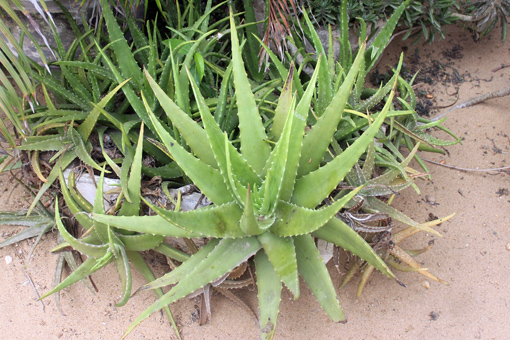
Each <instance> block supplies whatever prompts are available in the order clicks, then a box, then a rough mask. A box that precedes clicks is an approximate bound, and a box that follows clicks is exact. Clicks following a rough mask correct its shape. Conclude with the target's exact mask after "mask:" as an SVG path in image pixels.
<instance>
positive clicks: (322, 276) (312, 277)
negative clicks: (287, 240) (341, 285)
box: [294, 235, 346, 322]
mask: <svg viewBox="0 0 510 340" xmlns="http://www.w3.org/2000/svg"><path fill="white" fill-rule="evenodd" d="M294 244H295V246H296V258H297V264H298V270H299V274H300V275H301V276H302V277H303V279H304V280H305V282H306V284H307V285H308V287H310V290H311V291H312V293H313V294H314V295H315V297H316V298H317V300H318V301H319V303H320V305H321V307H322V308H323V309H324V311H325V312H326V313H327V314H328V316H329V317H330V318H331V320H333V321H334V322H345V321H346V319H345V316H344V312H343V310H342V307H340V302H339V301H338V298H337V296H336V291H335V287H334V286H333V282H331V277H330V276H329V273H328V269H327V268H326V265H325V264H324V261H323V260H322V257H321V255H320V253H319V250H318V249H317V247H316V246H315V242H314V240H313V238H312V237H311V236H310V235H301V236H296V237H294Z"/></svg>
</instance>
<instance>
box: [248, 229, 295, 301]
mask: <svg viewBox="0 0 510 340" xmlns="http://www.w3.org/2000/svg"><path fill="white" fill-rule="evenodd" d="M258 240H259V242H260V244H262V248H263V249H264V252H265V253H266V255H267V257H268V258H269V261H270V262H271V264H272V265H273V268H274V270H275V271H276V273H277V274H278V276H279V277H280V279H281V280H282V282H283V283H285V285H286V286H287V288H289V290H290V291H291V293H292V294H293V295H294V299H297V298H299V278H298V270H297V269H298V268H297V261H296V250H295V248H294V241H293V240H292V238H291V237H278V236H276V235H274V234H272V233H270V232H265V233H263V234H261V235H259V236H258Z"/></svg>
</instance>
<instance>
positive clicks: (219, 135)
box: [188, 73, 262, 190]
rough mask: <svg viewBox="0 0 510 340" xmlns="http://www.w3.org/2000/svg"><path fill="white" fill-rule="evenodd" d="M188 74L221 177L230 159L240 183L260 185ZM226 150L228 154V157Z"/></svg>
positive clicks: (257, 177) (224, 173)
mask: <svg viewBox="0 0 510 340" xmlns="http://www.w3.org/2000/svg"><path fill="white" fill-rule="evenodd" d="M188 76H189V77H190V83H191V87H192V89H193V93H194V95H195V98H196V100H197V104H198V109H199V111H200V117H201V118H202V122H203V124H204V128H205V132H206V134H207V145H210V146H211V149H212V154H213V155H214V158H215V160H216V163H215V164H217V165H216V166H217V167H219V169H220V171H221V173H222V175H223V177H224V178H225V179H226V178H227V176H228V175H227V172H228V171H227V167H228V165H227V163H228V162H229V161H230V162H231V163H232V164H231V166H232V167H233V168H234V169H235V171H236V175H237V177H238V180H239V181H240V183H241V184H242V185H244V186H247V185H248V184H251V185H254V184H256V185H258V186H260V185H261V182H262V181H261V179H260V177H259V176H258V175H257V174H256V173H255V171H253V169H252V168H251V167H250V165H249V164H248V163H247V161H246V160H245V159H244V158H243V156H241V155H240V154H239V153H238V152H237V150H236V149H235V148H234V146H233V145H232V144H231V143H230V142H229V141H228V138H226V137H225V134H224V133H223V132H222V131H221V129H220V127H219V126H218V124H217V123H216V121H215V120H214V118H213V116H212V114H211V112H210V111H209V108H208V106H207V104H206V103H205V100H204V97H203V96H202V94H201V93H200V90H199V89H198V87H197V85H196V84H195V82H194V81H193V80H192V79H191V75H190V74H189V73H188ZM195 124H196V123H195ZM225 139H226V140H225ZM227 152H228V155H229V156H230V157H228V159H227ZM216 166H215V167H216ZM226 182H228V181H226ZM230 190H234V188H231V189H230Z"/></svg>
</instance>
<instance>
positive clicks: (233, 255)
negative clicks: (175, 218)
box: [124, 237, 260, 337]
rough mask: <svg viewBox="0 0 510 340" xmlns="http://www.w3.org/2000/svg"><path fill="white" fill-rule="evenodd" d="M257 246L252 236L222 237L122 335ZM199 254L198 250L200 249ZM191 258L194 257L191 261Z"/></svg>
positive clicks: (223, 272)
mask: <svg viewBox="0 0 510 340" xmlns="http://www.w3.org/2000/svg"><path fill="white" fill-rule="evenodd" d="M259 249H260V243H259V242H258V241H257V239H256V238H255V237H247V238H239V239H223V240H221V241H220V242H219V243H218V245H217V246H216V247H215V248H214V250H212V251H211V252H209V254H208V256H207V257H206V258H205V259H204V260H203V261H202V262H200V263H199V264H198V265H196V266H195V267H193V268H192V269H191V268H189V267H187V270H188V271H187V275H186V276H185V277H184V278H183V279H182V280H180V281H179V283H178V284H177V285H175V287H173V288H172V289H171V290H170V291H169V292H168V293H166V294H165V295H163V297H162V298H160V299H159V300H158V301H156V302H155V303H154V304H152V305H151V306H150V307H149V308H147V309H146V310H145V311H144V312H143V313H142V314H141V315H140V316H139V317H138V318H136V320H135V321H133V323H132V324H131V325H130V326H129V328H128V329H127V331H126V333H125V334H124V337H125V336H126V335H127V334H128V333H129V332H131V330H133V328H134V327H136V326H137V325H138V324H139V323H140V322H142V321H143V320H144V319H146V318H147V317H148V316H149V315H150V314H152V313H153V312H155V311H158V310H159V309H161V308H163V307H164V306H166V305H168V304H170V303H172V302H175V301H177V300H179V299H182V298H183V297H185V296H186V295H188V294H190V293H192V292H194V291H195V290H197V289H200V288H202V287H203V286H205V285H206V284H208V283H210V282H212V281H214V280H216V279H218V278H220V277H221V276H223V275H225V274H226V273H228V272H229V271H231V270H232V269H234V268H235V267H236V266H238V265H239V264H241V263H243V262H244V261H246V260H247V259H248V258H249V257H250V256H252V255H253V254H255V253H256V252H257V251H258V250H259ZM198 253H200V251H199V252H198ZM198 253H197V254H198ZM197 254H195V255H194V256H196V255H197ZM192 258H193V256H192V257H191V258H190V260H191V259H192ZM188 261H189V260H188ZM186 263H187V261H186V262H184V264H183V265H186ZM190 269H191V270H190Z"/></svg>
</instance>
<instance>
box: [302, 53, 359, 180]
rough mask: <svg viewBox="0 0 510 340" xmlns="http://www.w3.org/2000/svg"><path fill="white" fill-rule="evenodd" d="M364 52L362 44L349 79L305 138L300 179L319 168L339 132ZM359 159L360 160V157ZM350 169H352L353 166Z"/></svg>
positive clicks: (348, 76)
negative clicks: (338, 128) (336, 133)
mask: <svg viewBox="0 0 510 340" xmlns="http://www.w3.org/2000/svg"><path fill="white" fill-rule="evenodd" d="M364 51H365V44H362V45H361V46H360V49H359V52H358V56H357V57H356V59H355V60H354V63H353V64H352V67H351V69H350V71H349V73H348V74H347V77H346V78H345V80H344V81H343V83H342V85H341V86H340V88H339V89H338V91H337V93H336V94H335V96H334V97H333V99H332V100H331V103H329V105H328V107H327V108H326V109H325V111H324V114H323V115H322V116H321V117H320V118H319V120H318V121H317V123H316V124H315V125H313V127H312V129H311V130H310V131H309V132H308V133H307V134H306V136H305V137H304V139H303V150H302V156H301V160H300V162H299V169H298V178H299V177H302V176H304V175H307V174H309V173H310V172H312V171H314V170H316V169H318V168H319V166H320V163H321V161H322V159H323V156H324V154H325V153H326V151H327V148H328V146H329V144H330V143H331V140H332V138H333V135H334V134H335V132H336V131H337V127H338V123H339V122H340V120H341V119H342V116H343V112H344V109H345V105H346V104H347V100H348V99H349V96H350V94H351V91H352V87H353V84H354V81H355V79H356V76H357V75H358V73H359V72H360V70H361V68H362V63H363V60H364V54H363V52H364ZM325 66H327V65H325ZM357 158H359V156H358V157H357ZM357 158H356V159H357ZM350 167H352V165H351V166H350Z"/></svg>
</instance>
